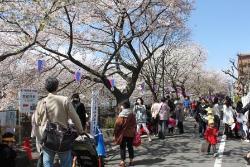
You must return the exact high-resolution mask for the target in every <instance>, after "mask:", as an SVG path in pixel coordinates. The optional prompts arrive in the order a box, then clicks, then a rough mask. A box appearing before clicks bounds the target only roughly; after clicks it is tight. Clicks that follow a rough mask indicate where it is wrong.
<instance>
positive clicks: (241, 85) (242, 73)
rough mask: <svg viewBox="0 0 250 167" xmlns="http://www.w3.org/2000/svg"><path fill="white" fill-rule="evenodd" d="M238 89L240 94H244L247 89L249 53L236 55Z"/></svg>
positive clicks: (249, 75)
mask: <svg viewBox="0 0 250 167" xmlns="http://www.w3.org/2000/svg"><path fill="white" fill-rule="evenodd" d="M237 56H238V79H239V82H238V84H237V85H238V87H237V89H238V91H239V93H240V94H245V93H247V92H248V90H249V81H250V53H247V54H242V53H239V54H238V55H237Z"/></svg>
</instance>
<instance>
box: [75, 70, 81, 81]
mask: <svg viewBox="0 0 250 167" xmlns="http://www.w3.org/2000/svg"><path fill="white" fill-rule="evenodd" d="M74 79H75V80H76V82H80V81H81V79H82V74H81V71H80V70H77V71H76V72H75V75H74Z"/></svg>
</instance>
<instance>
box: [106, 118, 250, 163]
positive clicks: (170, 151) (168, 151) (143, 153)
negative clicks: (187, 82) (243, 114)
mask: <svg viewBox="0 0 250 167" xmlns="http://www.w3.org/2000/svg"><path fill="white" fill-rule="evenodd" d="M184 126H185V133H184V134H183V135H177V134H176V135H173V136H168V137H167V138H166V139H165V140H159V139H158V138H153V141H152V142H151V143H149V142H148V141H147V140H146V138H145V139H144V140H143V144H142V145H141V146H140V147H138V148H135V165H136V166H138V167H145V166H151V167H159V166H161V167H245V166H246V162H245V161H244V159H243V158H242V156H243V155H244V154H245V153H246V152H247V150H250V143H245V142H241V141H240V140H226V141H225V147H224V152H223V156H222V157H221V156H220V157H218V158H217V160H216V158H214V157H213V156H211V155H202V154H201V153H200V152H199V148H200V145H201V143H202V142H203V141H204V140H203V139H200V138H199V137H198V132H197V131H195V130H194V128H193V120H192V119H188V120H187V121H186V122H185V123H184ZM219 145H220V143H218V145H217V149H218V148H219ZM119 158H120V155H119V147H117V148H116V149H115V150H113V151H111V153H110V154H109V157H108V158H107V159H108V162H107V165H106V166H107V167H113V166H118V164H119V161H120V159H119ZM220 158H222V160H221V162H222V164H217V165H215V160H216V161H217V162H218V160H219V161H220Z"/></svg>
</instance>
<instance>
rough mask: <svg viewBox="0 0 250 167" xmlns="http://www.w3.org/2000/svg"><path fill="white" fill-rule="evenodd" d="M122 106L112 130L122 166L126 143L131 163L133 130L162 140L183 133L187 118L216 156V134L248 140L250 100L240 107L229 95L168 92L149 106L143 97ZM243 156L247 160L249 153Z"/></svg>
mask: <svg viewBox="0 0 250 167" xmlns="http://www.w3.org/2000/svg"><path fill="white" fill-rule="evenodd" d="M126 103H129V102H126ZM121 108H122V110H121V113H120V114H119V116H118V118H117V121H116V123H115V131H114V134H115V140H116V141H120V142H116V144H118V145H120V149H121V163H120V166H121V167H124V166H125V165H126V162H125V158H126V156H125V155H126V153H125V152H126V151H125V150H126V145H127V147H128V151H129V158H130V161H129V166H133V158H134V149H133V138H134V137H135V134H136V133H140V134H141V135H142V134H143V133H145V134H146V135H147V137H148V142H151V141H152V136H154V137H158V138H159V139H162V140H164V139H165V137H166V136H167V135H173V134H176V133H179V134H183V133H184V125H183V124H185V120H186V119H191V120H194V127H193V128H194V129H197V128H198V129H197V131H198V133H199V137H200V138H201V139H204V141H206V142H205V143H206V149H205V151H206V153H207V154H208V155H213V156H214V157H216V156H218V151H217V149H216V145H217V143H218V141H219V139H218V136H219V135H225V136H226V137H227V139H228V140H230V139H232V138H234V139H241V140H244V141H245V142H249V133H248V126H249V125H250V124H249V122H250V120H249V119H248V118H250V117H249V116H248V115H249V113H250V112H248V110H249V109H250V103H249V104H248V105H246V106H245V107H244V108H243V104H242V102H241V101H238V102H236V104H235V105H234V104H233V101H232V100H231V99H230V98H229V97H228V96H226V97H224V98H221V97H220V98H218V97H207V98H205V97H203V98H199V99H198V100H190V98H189V97H185V98H184V99H183V100H180V99H173V98H170V96H167V97H166V98H162V99H161V101H160V102H155V103H153V104H152V105H151V106H150V107H147V106H145V105H144V104H143V99H142V98H137V99H136V100H135V103H134V105H133V106H132V107H131V108H130V107H128V105H127V104H125V103H124V104H122V105H121ZM125 111H126V115H124V112H125ZM128 115H129V117H128ZM121 120H122V121H121ZM126 123H127V124H126ZM177 130H178V131H177ZM123 137H124V139H123ZM128 138H129V139H128ZM244 158H245V159H246V160H247V161H248V162H250V153H248V154H247V155H246V156H245V157H244Z"/></svg>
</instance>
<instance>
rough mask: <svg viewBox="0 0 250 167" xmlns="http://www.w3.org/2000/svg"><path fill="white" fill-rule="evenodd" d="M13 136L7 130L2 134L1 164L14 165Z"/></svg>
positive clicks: (0, 147) (11, 166)
mask: <svg viewBox="0 0 250 167" xmlns="http://www.w3.org/2000/svg"><path fill="white" fill-rule="evenodd" d="M15 142H16V140H15V136H14V135H13V134H12V133H10V132H7V133H5V134H4V135H3V136H2V143H1V144H0V164H1V166H8V167H15V166H16V163H15V160H16V156H17V154H16V151H15V150H14V149H13V147H14V144H15Z"/></svg>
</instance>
